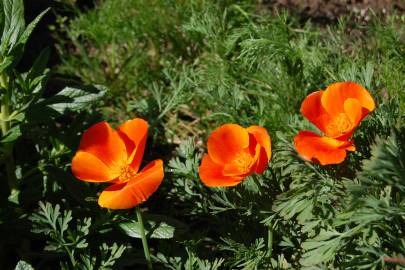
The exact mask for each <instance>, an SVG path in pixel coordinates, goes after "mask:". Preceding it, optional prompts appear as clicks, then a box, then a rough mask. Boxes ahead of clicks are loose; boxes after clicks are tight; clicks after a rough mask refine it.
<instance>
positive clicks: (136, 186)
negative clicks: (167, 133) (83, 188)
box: [72, 118, 164, 209]
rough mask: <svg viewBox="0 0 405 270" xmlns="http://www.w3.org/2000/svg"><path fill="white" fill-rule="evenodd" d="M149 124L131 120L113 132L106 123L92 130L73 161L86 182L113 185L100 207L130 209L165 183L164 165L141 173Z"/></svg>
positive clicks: (76, 172) (153, 165)
mask: <svg viewBox="0 0 405 270" xmlns="http://www.w3.org/2000/svg"><path fill="white" fill-rule="evenodd" d="M147 134H148V123H147V122H146V121H145V120H143V119H139V118H135V119H132V120H129V121H127V122H125V123H124V124H122V125H121V126H119V127H118V130H117V131H116V130H114V129H113V128H111V127H110V125H109V124H108V123H107V122H100V123H97V124H95V125H93V126H91V127H90V128H89V129H88V130H87V131H86V132H84V134H83V137H82V139H81V141H80V146H79V149H78V151H77V153H76V155H75V156H74V157H73V160H72V172H73V174H74V175H75V176H76V177H77V178H78V179H80V180H83V181H87V182H108V183H111V185H110V186H109V187H107V188H106V189H105V190H104V191H103V192H102V193H101V195H100V197H99V199H98V204H99V205H100V206H101V207H105V208H110V209H128V208H132V207H134V206H136V205H138V204H140V203H142V202H144V201H146V200H147V199H148V198H149V197H150V196H151V195H152V193H154V192H155V191H156V190H157V188H158V187H159V185H160V183H161V182H162V180H163V176H164V171H163V162H162V160H154V161H152V162H150V163H149V164H148V165H146V166H145V168H143V169H142V170H141V171H139V167H140V165H141V162H142V157H143V153H144V151H145V143H146V138H147Z"/></svg>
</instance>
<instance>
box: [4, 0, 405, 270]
mask: <svg viewBox="0 0 405 270" xmlns="http://www.w3.org/2000/svg"><path fill="white" fill-rule="evenodd" d="M2 3H3V5H2V10H3V12H2V14H3V16H2V17H1V18H2V19H1V22H2V23H1V27H2V29H3V37H2V40H1V48H3V49H1V48H0V53H1V59H0V60H1V69H0V72H1V80H0V87H1V100H2V110H1V119H0V120H1V123H2V127H3V126H4V129H2V130H3V136H2V141H1V148H2V156H1V161H2V164H3V165H2V170H1V175H2V179H8V180H9V185H8V188H7V184H6V183H4V187H6V188H4V189H2V194H3V196H2V198H3V199H2V200H1V206H2V207H1V210H0V230H1V231H2V232H3V235H5V237H4V238H3V239H2V240H1V241H0V250H1V251H2V252H0V254H4V255H1V257H0V265H1V266H2V267H1V268H5V269H7V268H12V267H14V266H15V265H16V263H17V262H18V261H19V260H20V261H19V262H18V265H17V267H21V268H22V267H25V268H26V269H30V268H29V267H30V266H29V265H30V264H31V265H32V266H33V267H35V268H38V269H48V268H49V269H51V268H52V269H53V268H58V267H60V268H62V269H126V268H129V267H132V268H133V267H138V268H139V269H144V268H145V267H146V266H145V265H146V261H145V259H144V257H143V250H142V242H141V239H140V238H142V233H141V231H140V228H141V226H140V222H139V220H138V219H137V218H136V217H135V211H131V210H114V211H113V210H106V209H103V208H100V207H99V206H98V205H97V197H98V192H99V191H102V190H104V189H105V187H104V186H103V185H93V184H92V183H86V182H82V181H79V180H77V179H75V177H74V176H73V175H72V173H71V160H72V157H73V156H74V153H75V152H76V150H77V149H80V147H79V142H80V136H81V135H82V133H83V132H84V131H85V130H86V129H87V128H88V127H90V126H91V125H92V124H94V123H97V122H99V121H100V120H101V119H103V120H106V121H108V122H110V123H113V124H112V125H113V126H115V124H118V123H124V122H125V121H126V120H128V119H132V118H134V117H139V118H143V119H146V120H147V121H148V123H149V134H150V135H149V137H148V143H147V146H146V150H145V158H144V160H145V164H147V163H148V162H149V161H151V160H152V159H155V158H159V157H160V158H162V159H163V162H164V167H165V177H164V180H163V182H162V184H161V186H160V187H159V189H158V190H157V191H156V192H155V193H154V194H153V195H152V196H151V197H150V198H149V199H148V201H147V202H145V203H143V204H141V207H142V208H143V209H144V210H145V209H147V211H145V213H144V218H143V219H144V223H145V231H146V237H147V238H148V241H149V246H150V252H151V256H152V262H153V266H154V268H155V269H196V270H197V269H199V270H200V269H207V270H208V269H342V268H350V269H351V268H354V269H400V268H401V266H403V264H404V261H405V259H404V256H405V240H404V239H405V231H404V215H405V199H404V198H405V184H404V179H405V164H404V163H403V161H404V160H405V144H404V142H405V137H404V134H405V133H404V132H405V125H404V123H405V122H404V116H405V115H404V112H405V94H404V93H405V91H404V89H405V81H404V80H403V74H405V47H404V46H403V44H404V39H405V35H404V33H405V32H404V31H405V28H404V25H405V23H404V22H405V18H404V17H403V16H401V15H398V14H394V15H391V16H389V17H386V18H378V17H373V18H372V19H371V20H370V22H369V23H367V24H365V25H356V24H353V23H352V22H351V21H350V20H349V19H348V18H346V17H342V18H339V20H338V22H337V23H336V24H333V25H327V26H322V27H321V26H319V25H317V24H313V23H311V22H310V21H306V22H302V21H301V20H298V19H297V18H296V17H294V16H293V15H290V14H289V13H287V12H281V11H280V12H278V13H274V12H270V10H266V9H261V8H260V7H262V6H260V5H257V4H256V2H255V1H248V0H246V1H239V2H238V3H235V2H234V1H222V2H220V3H217V1H202V0H192V1H174V2H168V1H163V0H153V1H144V0H138V1H135V0H128V1H113V0H103V1H95V2H94V7H93V8H91V9H88V10H80V9H79V8H77V7H76V6H75V1H65V7H66V8H69V12H71V14H73V15H72V17H70V18H66V17H63V16H62V15H59V17H58V20H57V22H59V23H58V24H56V25H55V26H53V29H54V35H55V37H56V38H57V40H58V42H57V44H56V48H57V51H58V53H59V56H60V60H61V63H60V64H59V65H58V66H56V67H54V68H53V69H52V71H53V72H55V71H56V72H57V73H58V76H59V77H62V78H69V80H63V81H62V82H63V84H64V86H67V87H66V88H63V89H60V90H59V89H51V88H50V87H47V86H46V85H47V84H46V83H47V82H49V84H48V85H52V82H53V81H52V80H53V79H52V78H53V72H51V71H50V70H49V69H47V68H46V65H47V64H46V62H47V61H46V58H47V55H48V52H47V51H46V50H45V51H44V52H43V53H42V54H41V55H40V56H39V58H38V60H37V61H36V62H35V63H34V65H33V67H32V68H31V69H30V70H29V71H23V72H21V71H20V70H18V69H17V68H16V66H17V63H18V60H19V59H20V58H21V57H22V56H23V54H22V52H23V48H24V44H25V43H26V42H27V40H28V36H29V35H28V34H29V32H31V31H32V27H33V26H34V25H35V24H36V22H37V20H36V21H34V23H33V24H32V25H29V26H27V27H26V28H25V24H24V21H23V8H22V1H21V0H18V1H17V0H14V1H11V0H10V1H9V0H7V1H3V2H2ZM39 19H40V18H38V20H39ZM10 29H11V30H10ZM26 29H28V30H26ZM72 79H73V80H72ZM72 81H75V82H76V83H75V84H74V85H72ZM337 81H353V82H357V83H358V84H360V85H362V86H364V87H365V88H366V89H368V91H369V92H370V94H371V96H372V97H373V98H374V100H375V101H376V108H375V110H374V111H373V112H372V113H370V114H369V115H368V116H367V117H366V118H365V119H364V121H362V123H361V125H360V126H359V127H358V128H357V129H356V132H355V133H354V136H353V138H352V139H353V141H354V142H355V145H356V151H355V152H351V153H348V156H347V158H346V160H345V161H344V162H343V163H341V164H338V165H328V166H321V165H319V164H316V163H313V162H310V161H306V160H304V159H303V158H302V157H301V156H300V155H299V154H298V153H297V151H296V149H295V148H294V145H293V138H294V136H295V135H296V134H297V133H298V132H299V131H300V130H314V131H315V130H316V129H315V128H314V127H313V126H312V125H311V124H310V123H309V122H308V121H307V120H306V119H305V118H304V117H303V116H302V115H301V113H300V106H301V103H302V101H303V100H304V98H305V97H306V96H307V95H308V94H310V93H312V92H314V91H317V90H319V89H325V88H326V87H327V86H328V85H330V84H331V83H333V82H337ZM58 83H59V84H60V81H59V82H58ZM83 84H84V85H96V86H91V87H90V86H86V87H83V86H77V85H83ZM98 85H103V86H105V87H101V86H98ZM5 106H6V107H7V110H6V107H5ZM7 111H8V114H7V113H6V112H7ZM224 123H237V124H239V125H241V126H243V127H248V126H252V125H260V126H262V127H264V128H266V130H267V132H268V133H269V134H270V137H271V141H272V158H271V160H270V163H269V165H268V168H267V169H266V170H265V171H264V173H263V174H252V175H250V176H248V177H247V178H246V179H245V180H243V181H242V182H241V183H240V184H239V185H237V186H235V187H232V188H208V187H206V186H205V185H204V184H203V183H202V182H201V180H200V177H199V166H200V164H201V160H202V157H203V153H204V152H206V149H205V146H206V141H207V137H208V136H209V134H210V133H211V131H212V130H214V129H216V128H217V127H218V126H220V125H222V124H224ZM145 164H144V165H145ZM144 165H142V166H141V167H144ZM10 194H11V195H10ZM38 201H41V202H40V203H39V204H38ZM25 268H22V269H25ZM18 269H19V268H18Z"/></svg>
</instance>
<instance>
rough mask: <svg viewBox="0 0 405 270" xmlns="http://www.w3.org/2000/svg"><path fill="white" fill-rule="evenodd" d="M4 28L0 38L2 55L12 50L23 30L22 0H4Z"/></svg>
mask: <svg viewBox="0 0 405 270" xmlns="http://www.w3.org/2000/svg"><path fill="white" fill-rule="evenodd" d="M3 9H4V28H3V35H2V37H1V43H2V44H1V51H2V53H3V54H4V53H5V51H6V50H7V49H8V48H12V47H13V46H14V45H15V44H16V43H17V42H18V38H19V36H20V35H21V34H22V32H23V31H24V28H25V21H24V4H23V1H22V0H4V1H3Z"/></svg>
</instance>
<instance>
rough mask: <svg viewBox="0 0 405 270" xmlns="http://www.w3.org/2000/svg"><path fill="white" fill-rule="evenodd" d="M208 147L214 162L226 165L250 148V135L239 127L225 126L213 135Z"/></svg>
mask: <svg viewBox="0 0 405 270" xmlns="http://www.w3.org/2000/svg"><path fill="white" fill-rule="evenodd" d="M207 145H208V153H209V155H210V157H211V158H212V159H213V161H215V162H216V163H220V164H225V163H228V162H230V161H232V160H233V159H234V157H235V155H237V154H238V153H239V152H241V151H242V150H243V149H245V148H247V147H248V146H249V134H248V133H247V131H246V129H245V128H243V127H241V126H239V125H236V124H225V125H222V126H220V127H219V128H217V129H216V130H214V131H213V132H212V133H211V135H210V137H209V138H208V143H207Z"/></svg>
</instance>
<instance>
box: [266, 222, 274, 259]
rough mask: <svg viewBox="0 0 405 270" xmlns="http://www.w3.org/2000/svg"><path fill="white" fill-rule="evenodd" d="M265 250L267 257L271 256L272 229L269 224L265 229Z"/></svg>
mask: <svg viewBox="0 0 405 270" xmlns="http://www.w3.org/2000/svg"><path fill="white" fill-rule="evenodd" d="M267 250H268V255H269V257H271V256H272V255H273V229H272V228H271V226H269V227H268V229H267Z"/></svg>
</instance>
